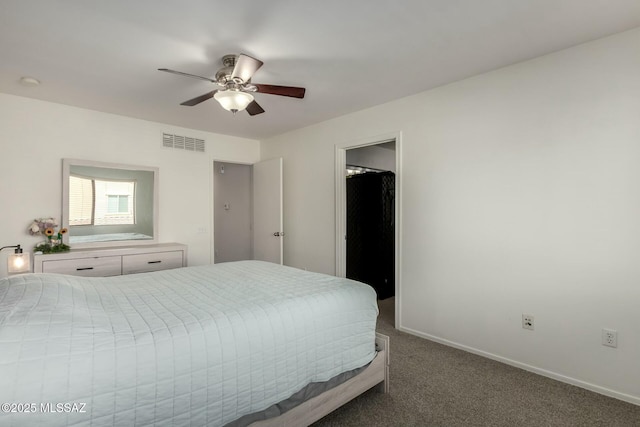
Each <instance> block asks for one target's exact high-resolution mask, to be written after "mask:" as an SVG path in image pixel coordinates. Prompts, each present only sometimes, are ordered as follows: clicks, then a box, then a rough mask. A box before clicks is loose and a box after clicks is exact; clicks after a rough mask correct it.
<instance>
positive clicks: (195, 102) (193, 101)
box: [180, 90, 217, 107]
mask: <svg viewBox="0 0 640 427" xmlns="http://www.w3.org/2000/svg"><path fill="white" fill-rule="evenodd" d="M216 92H217V90H214V91H211V92H209V93H205V94H204V95H200V96H197V97H195V98H193V99H190V100H188V101H184V102H183V103H181V104H180V105H186V106H187V107H193V106H194V105H198V104H200V103H201V102H204V101H206V100H207V99H211V98H213V95H215V93H216Z"/></svg>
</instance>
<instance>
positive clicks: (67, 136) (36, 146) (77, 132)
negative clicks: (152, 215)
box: [0, 94, 260, 277]
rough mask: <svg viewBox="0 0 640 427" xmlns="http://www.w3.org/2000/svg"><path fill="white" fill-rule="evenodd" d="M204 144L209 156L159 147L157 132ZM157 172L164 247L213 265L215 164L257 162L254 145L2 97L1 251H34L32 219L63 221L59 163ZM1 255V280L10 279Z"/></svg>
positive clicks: (191, 262) (256, 144)
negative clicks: (184, 248) (180, 248)
mask: <svg viewBox="0 0 640 427" xmlns="http://www.w3.org/2000/svg"><path fill="white" fill-rule="evenodd" d="M163 132H167V133H175V134H178V135H186V136H193V137H196V138H202V139H205V140H206V143H207V152H206V153H204V154H203V153H193V152H187V151H181V150H174V149H166V148H162V133H163ZM67 157H68V158H76V159H87V160H98V161H105V162H116V163H127V164H134V165H147V166H157V167H159V168H160V218H159V219H160V222H159V233H160V234H159V237H160V241H162V242H172V241H175V242H180V243H185V244H187V245H188V246H189V265H197V264H208V263H209V262H210V260H211V246H212V245H211V234H212V216H211V200H212V199H211V198H212V188H211V184H210V183H211V173H212V169H213V159H214V158H224V159H227V160H229V161H237V162H248V163H251V162H255V161H258V160H259V157H260V146H259V142H258V141H254V140H248V139H243V138H235V137H230V136H225V135H218V134H212V133H207V132H201V131H196V130H191V129H184V128H178V127H175V126H169V125H164V124H160V123H154V122H148V121H144V120H138V119H132V118H127V117H122V116H117V115H112V114H105V113H99V112H96V111H90V110H85V109H81V108H75V107H69V106H64V105H60V104H53V103H49V102H42V101H37V100H33V99H28V98H22V97H16V96H11V95H5V94H0V185H1V187H0V200H1V201H2V202H1V203H2V208H1V209H0V215H1V217H0V246H6V245H15V244H21V245H22V246H23V247H24V248H25V249H26V250H29V251H30V252H31V248H32V247H33V246H34V245H35V244H36V243H38V242H40V241H42V240H43V238H42V237H33V236H30V235H29V234H28V232H27V227H28V226H29V224H30V223H31V221H32V220H33V219H34V218H36V217H48V216H53V217H55V218H57V219H58V220H60V214H61V210H62V207H61V198H62V193H61V192H62V190H61V186H62V158H67ZM10 253H11V251H10V250H4V251H3V252H2V254H0V277H4V276H6V274H7V271H6V268H7V265H6V259H7V256H8V255H9V254H10Z"/></svg>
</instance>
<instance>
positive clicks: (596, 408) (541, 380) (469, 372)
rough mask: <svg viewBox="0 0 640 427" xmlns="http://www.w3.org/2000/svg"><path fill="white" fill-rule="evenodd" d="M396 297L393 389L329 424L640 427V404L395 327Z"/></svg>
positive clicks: (350, 406)
mask: <svg viewBox="0 0 640 427" xmlns="http://www.w3.org/2000/svg"><path fill="white" fill-rule="evenodd" d="M393 304H394V301H393V299H392V298H390V299H387V300H384V301H380V304H379V305H380V317H379V319H378V331H380V332H381V333H383V334H385V335H389V337H390V339H391V353H390V354H391V391H390V393H389V394H380V393H377V392H376V391H374V390H370V391H368V392H367V393H365V394H363V395H362V396H359V397H357V398H356V399H354V400H353V401H351V402H349V403H347V404H346V405H345V406H343V407H342V408H339V409H338V410H337V411H335V412H333V413H331V414H329V415H327V416H326V417H324V418H323V419H321V420H320V421H318V422H317V423H315V424H314V426H315V427H321V426H509V427H513V426H536V427H538V426H563V427H566V426H580V427H583V426H606V427H610V426H640V406H635V405H632V404H630V403H626V402H622V401H619V400H617V399H612V398H609V397H606V396H602V395H600V394H597V393H593V392H590V391H587V390H584V389H581V388H579V387H575V386H572V385H569V384H565V383H561V382H559V381H555V380H552V379H549V378H546V377H542V376H540V375H536V374H533V373H530V372H527V371H524V370H522V369H518V368H514V367H512V366H509V365H505V364H503V363H500V362H496V361H494V360H490V359H486V358H484V357H480V356H477V355H474V354H471V353H467V352H464V351H462V350H457V349H454V348H451V347H447V346H444V345H441V344H438V343H435V342H432V341H428V340H425V339H422V338H418V337H415V336H412V335H409V334H405V333H403V332H399V331H397V330H396V329H394V328H393Z"/></svg>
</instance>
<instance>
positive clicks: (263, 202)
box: [253, 158, 284, 264]
mask: <svg viewBox="0 0 640 427" xmlns="http://www.w3.org/2000/svg"><path fill="white" fill-rule="evenodd" d="M282 225H283V224H282V158H277V159H271V160H265V161H262V162H259V163H256V164H254V165H253V259H257V260H261V261H269V262H273V263H276V264H282V252H283V240H284V238H283V237H284V230H283V229H282Z"/></svg>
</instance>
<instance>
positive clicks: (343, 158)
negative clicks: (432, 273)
mask: <svg viewBox="0 0 640 427" xmlns="http://www.w3.org/2000/svg"><path fill="white" fill-rule="evenodd" d="M386 142H395V144H396V150H395V155H396V177H395V207H394V209H395V220H396V222H395V230H394V231H395V325H396V328H397V327H398V325H399V324H400V322H399V321H400V318H401V317H400V307H401V306H402V305H401V304H400V301H401V299H402V282H401V280H402V274H401V272H402V268H401V267H402V266H401V259H402V256H401V255H402V132H401V131H398V132H392V133H388V134H383V135H376V136H372V137H367V138H362V139H359V140H355V141H347V142H343V143H338V144H336V145H335V196H336V200H335V204H336V276H338V277H346V274H347V244H346V238H347V180H346V175H345V170H346V169H347V154H346V153H347V150H351V149H354V148H362V147H368V146H371V145H378V144H384V143H386Z"/></svg>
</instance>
